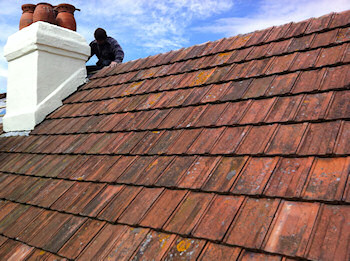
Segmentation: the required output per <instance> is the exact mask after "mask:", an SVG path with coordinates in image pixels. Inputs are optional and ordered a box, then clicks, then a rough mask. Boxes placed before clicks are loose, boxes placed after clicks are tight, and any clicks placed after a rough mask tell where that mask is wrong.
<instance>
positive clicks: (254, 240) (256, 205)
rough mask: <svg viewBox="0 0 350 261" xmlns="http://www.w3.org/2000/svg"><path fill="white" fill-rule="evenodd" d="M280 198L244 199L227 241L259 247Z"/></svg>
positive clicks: (248, 246) (249, 246)
mask: <svg viewBox="0 0 350 261" xmlns="http://www.w3.org/2000/svg"><path fill="white" fill-rule="evenodd" d="M279 202H280V201H279V200H278V199H263V198H262V199H254V198H248V199H247V200H246V201H244V203H243V205H242V207H241V208H240V210H239V213H238V214H237V217H236V218H235V220H234V221H233V223H232V226H231V227H230V229H229V231H228V233H227V236H226V238H225V242H227V243H229V244H233V245H239V246H244V247H247V248H257V249H259V248H260V247H261V245H262V243H263V240H264V238H265V235H266V234H267V231H268V228H269V227H270V224H271V222H272V220H273V218H274V215H275V213H276V210H277V208H278V205H279Z"/></svg>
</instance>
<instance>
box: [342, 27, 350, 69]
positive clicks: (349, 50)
mask: <svg viewBox="0 0 350 261" xmlns="http://www.w3.org/2000/svg"><path fill="white" fill-rule="evenodd" d="M348 34H349V38H350V32H349V33H348ZM341 61H342V62H343V63H348V62H350V44H349V43H348V44H347V46H346V47H345V52H344V54H343V58H342V59H341Z"/></svg>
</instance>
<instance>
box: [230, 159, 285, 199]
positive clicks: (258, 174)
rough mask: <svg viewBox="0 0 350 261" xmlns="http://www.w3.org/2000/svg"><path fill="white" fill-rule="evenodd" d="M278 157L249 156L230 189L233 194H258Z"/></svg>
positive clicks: (261, 190)
mask: <svg viewBox="0 0 350 261" xmlns="http://www.w3.org/2000/svg"><path fill="white" fill-rule="evenodd" d="M278 160H279V158H278V157H274V158H251V159H250V160H249V161H248V162H247V164H246V166H245V167H244V169H243V170H242V171H241V174H239V176H238V177H237V178H236V182H235V184H234V186H233V187H232V189H231V192H233V193H235V194H248V195H260V194H262V192H263V191H264V188H265V186H266V184H267V182H268V181H269V179H270V176H271V174H272V172H273V170H274V169H275V166H276V164H277V162H278Z"/></svg>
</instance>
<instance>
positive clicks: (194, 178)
mask: <svg viewBox="0 0 350 261" xmlns="http://www.w3.org/2000/svg"><path fill="white" fill-rule="evenodd" d="M219 160H220V158H219V157H198V158H197V159H196V160H195V161H194V162H193V163H192V165H191V166H190V168H189V169H188V170H187V171H186V172H185V174H184V175H183V177H182V179H180V180H179V182H178V184H177V186H178V187H180V188H191V189H199V188H201V187H202V185H203V184H204V182H205V181H206V180H207V178H208V176H209V175H210V173H211V172H212V170H213V168H214V167H215V166H216V164H217V163H218V162H219Z"/></svg>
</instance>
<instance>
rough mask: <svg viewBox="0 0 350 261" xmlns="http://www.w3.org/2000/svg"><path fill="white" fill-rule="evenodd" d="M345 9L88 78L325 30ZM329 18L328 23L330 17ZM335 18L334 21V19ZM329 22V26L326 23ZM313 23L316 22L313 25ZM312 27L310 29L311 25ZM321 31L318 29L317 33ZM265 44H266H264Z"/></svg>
mask: <svg viewBox="0 0 350 261" xmlns="http://www.w3.org/2000/svg"><path fill="white" fill-rule="evenodd" d="M348 13H349V12H347V13H344V14H336V15H335V16H333V15H332V14H330V15H327V16H326V17H323V18H319V19H309V20H306V21H303V22H300V23H296V24H295V23H290V24H285V25H283V26H279V27H273V28H268V29H266V30H262V31H256V32H253V33H250V34H246V35H243V36H241V35H238V36H235V37H230V38H227V39H226V38H224V39H221V40H218V41H215V42H208V43H205V44H202V45H197V46H192V47H189V48H186V49H180V50H177V51H171V52H168V53H165V54H159V55H156V56H152V57H148V58H146V59H139V60H136V61H130V62H128V63H126V64H121V65H118V66H117V68H113V69H111V68H109V69H107V68H106V69H104V70H102V71H101V72H99V73H97V74H96V75H94V76H93V77H92V78H98V77H103V76H108V75H114V74H120V73H124V72H127V71H134V70H140V69H145V68H150V67H155V66H159V65H166V64H172V63H176V62H179V61H184V60H191V59H195V58H198V57H202V56H206V55H211V54H216V53H220V52H227V51H231V50H235V49H240V48H243V49H245V48H249V47H251V46H254V45H261V44H265V43H269V42H271V41H279V40H283V39H288V38H292V37H296V36H297V37H300V36H302V35H307V34H312V33H314V32H317V31H323V30H327V29H328V30H329V29H331V28H335V27H339V26H345V25H347V24H348V23H349V22H348V21H349V19H348V17H349V14H348ZM332 16H333V20H332V22H331V23H329V22H330V19H332ZM335 21H337V22H335ZM328 24H329V26H327V25H328ZM315 25H317V26H315ZM311 28H312V29H311ZM321 34H322V33H321ZM318 38H320V39H323V38H327V36H323V37H318ZM265 48H266V46H265Z"/></svg>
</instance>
